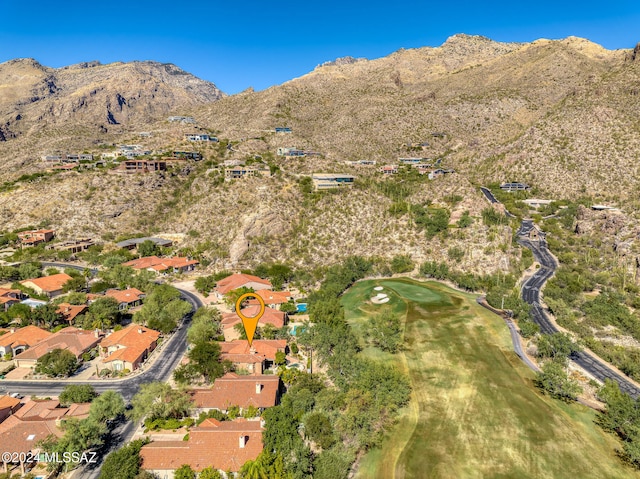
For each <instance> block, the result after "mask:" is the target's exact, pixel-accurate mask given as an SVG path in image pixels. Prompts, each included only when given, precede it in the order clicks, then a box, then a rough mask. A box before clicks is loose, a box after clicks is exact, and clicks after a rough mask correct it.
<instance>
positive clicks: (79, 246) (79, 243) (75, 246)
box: [47, 238, 95, 254]
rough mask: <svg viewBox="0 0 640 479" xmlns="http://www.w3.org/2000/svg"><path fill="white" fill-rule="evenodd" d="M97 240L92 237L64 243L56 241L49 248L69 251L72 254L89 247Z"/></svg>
mask: <svg viewBox="0 0 640 479" xmlns="http://www.w3.org/2000/svg"><path fill="white" fill-rule="evenodd" d="M94 244H95V242H94V241H93V240H92V239H91V238H82V239H77V240H73V241H64V242H62V243H56V244H53V245H51V246H48V247H47V249H53V250H56V251H69V252H70V253H71V254H76V253H80V252H82V251H85V250H87V249H89V247H90V246H93V245H94Z"/></svg>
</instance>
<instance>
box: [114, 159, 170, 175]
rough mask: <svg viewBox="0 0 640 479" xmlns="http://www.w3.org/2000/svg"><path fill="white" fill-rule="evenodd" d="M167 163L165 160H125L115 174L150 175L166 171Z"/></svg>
mask: <svg viewBox="0 0 640 479" xmlns="http://www.w3.org/2000/svg"><path fill="white" fill-rule="evenodd" d="M166 170H167V162H166V161H164V160H133V159H129V160H125V161H123V162H122V163H120V165H119V166H118V168H116V169H115V170H113V171H115V172H119V173H149V172H151V171H166Z"/></svg>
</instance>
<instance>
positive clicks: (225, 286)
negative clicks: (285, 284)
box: [216, 273, 273, 294]
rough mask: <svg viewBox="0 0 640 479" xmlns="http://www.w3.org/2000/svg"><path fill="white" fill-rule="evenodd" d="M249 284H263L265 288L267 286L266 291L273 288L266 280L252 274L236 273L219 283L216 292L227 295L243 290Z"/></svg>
mask: <svg viewBox="0 0 640 479" xmlns="http://www.w3.org/2000/svg"><path fill="white" fill-rule="evenodd" d="M247 283H258V284H261V285H263V286H266V288H264V289H269V288H272V287H273V286H271V283H270V282H269V281H268V280H266V279H262V278H259V277H257V276H253V275H250V274H240V273H236V274H232V275H231V276H227V277H226V278H224V279H221V280H220V281H218V283H217V284H216V291H217V292H218V293H219V294H227V293H228V292H229V291H233V290H234V289H238V288H241V287H243V286H245V285H246V284H247Z"/></svg>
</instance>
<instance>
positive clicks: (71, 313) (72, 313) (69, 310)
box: [56, 303, 88, 326]
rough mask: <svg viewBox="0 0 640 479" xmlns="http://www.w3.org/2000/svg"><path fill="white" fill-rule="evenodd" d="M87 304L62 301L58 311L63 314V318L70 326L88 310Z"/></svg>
mask: <svg viewBox="0 0 640 479" xmlns="http://www.w3.org/2000/svg"><path fill="white" fill-rule="evenodd" d="M87 309H88V308H87V305H86V304H78V305H75V304H69V303H60V304H59V305H58V309H57V310H56V313H58V314H59V315H61V316H62V318H63V319H64V320H65V321H67V322H68V323H69V326H71V325H72V324H73V320H74V319H76V317H78V316H79V315H81V314H82V313H84V312H85V311H86V310H87Z"/></svg>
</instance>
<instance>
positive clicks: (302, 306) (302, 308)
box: [296, 303, 307, 313]
mask: <svg viewBox="0 0 640 479" xmlns="http://www.w3.org/2000/svg"><path fill="white" fill-rule="evenodd" d="M296 308H297V309H298V313H306V312H307V303H298V304H296Z"/></svg>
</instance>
